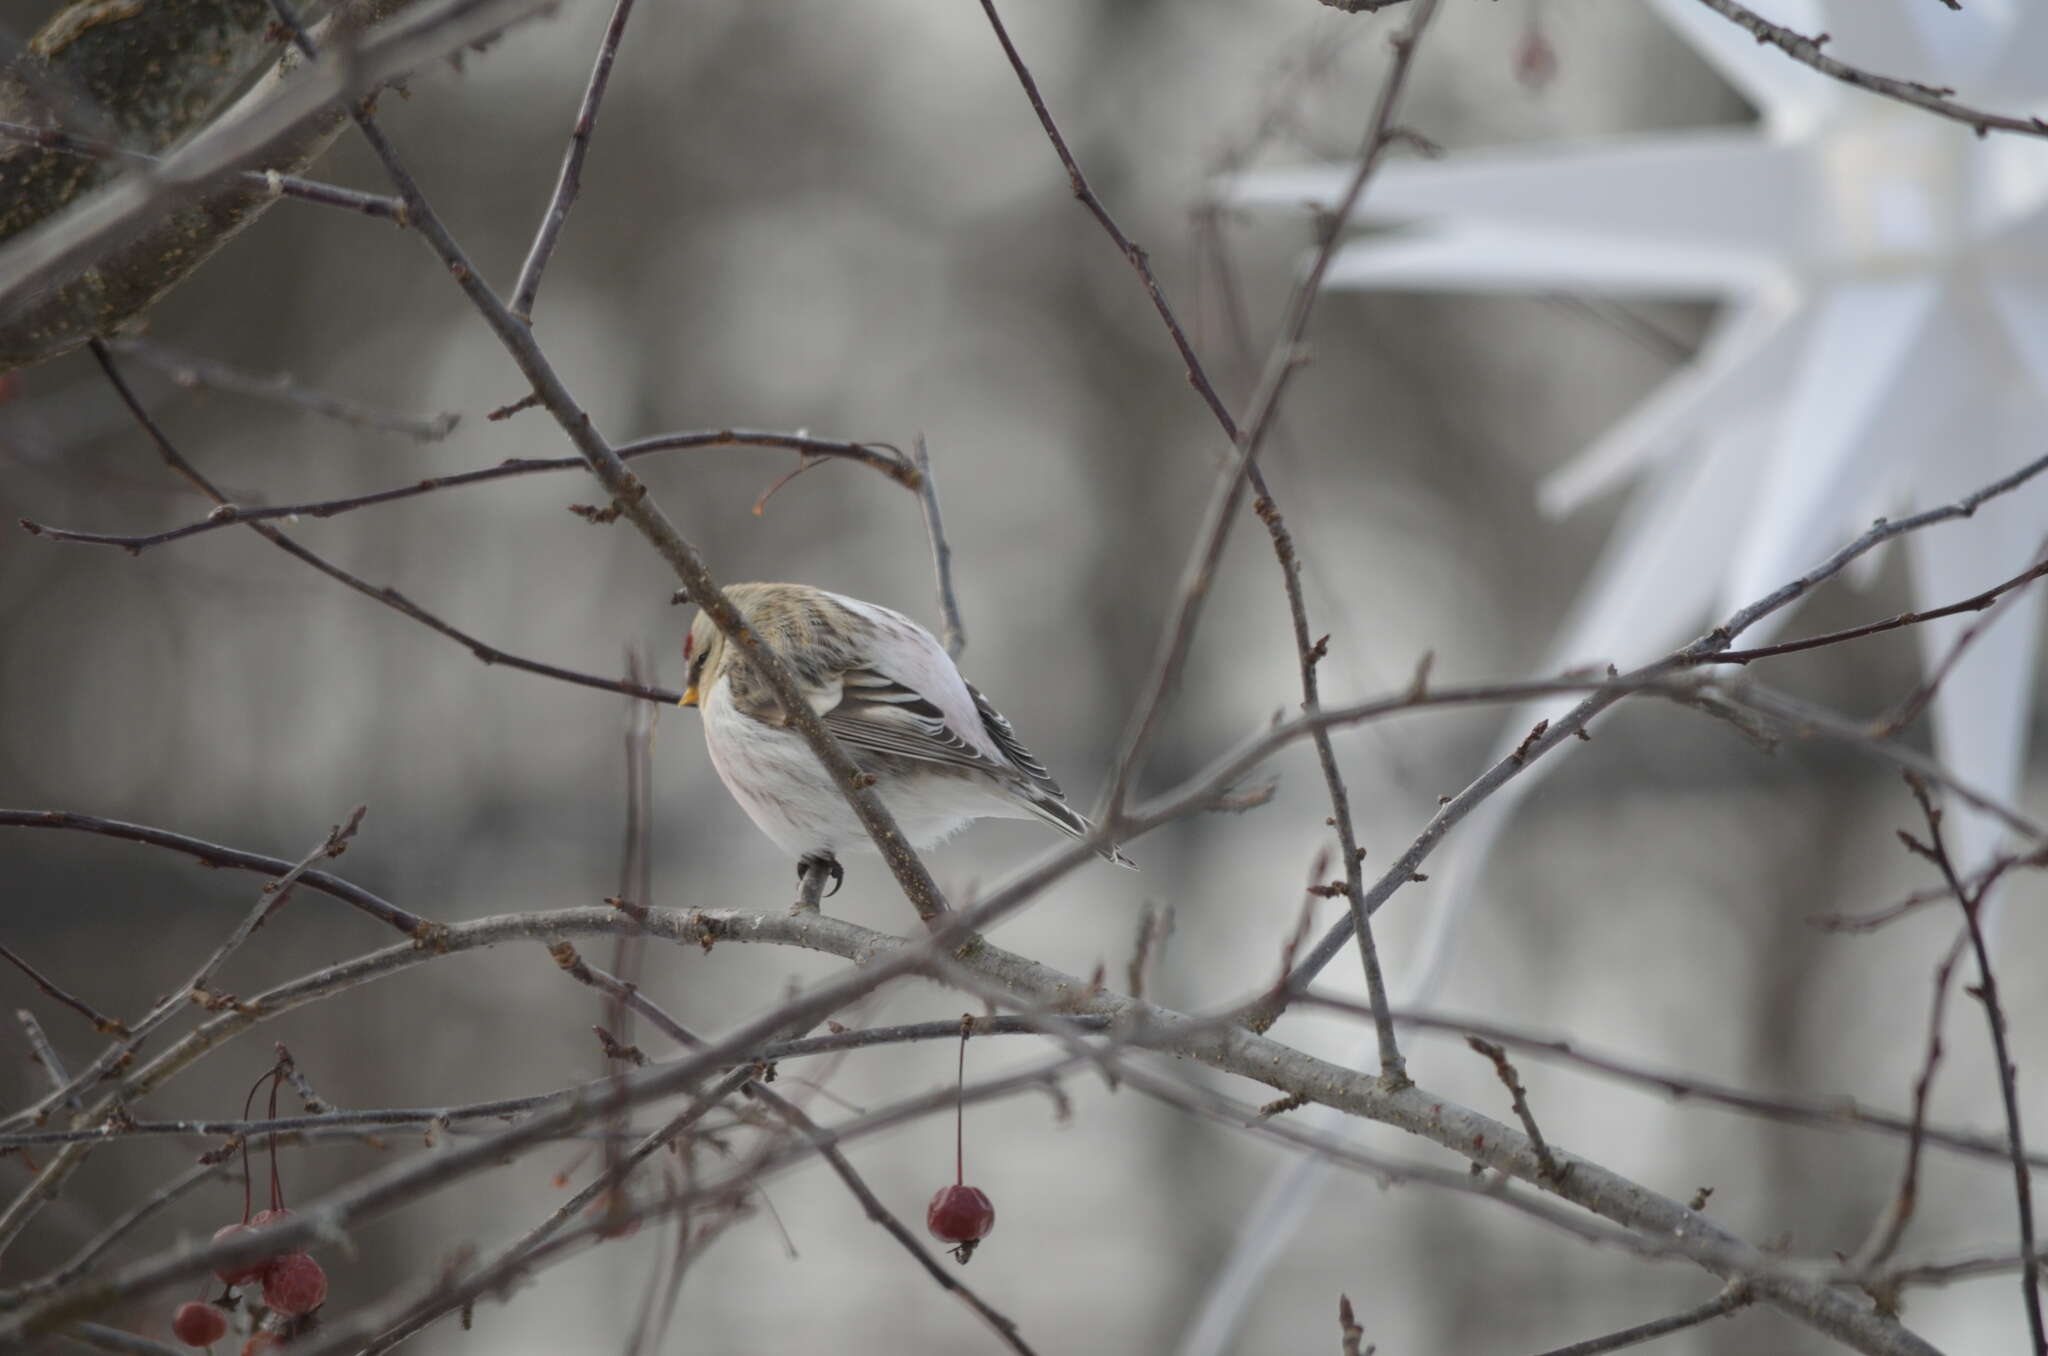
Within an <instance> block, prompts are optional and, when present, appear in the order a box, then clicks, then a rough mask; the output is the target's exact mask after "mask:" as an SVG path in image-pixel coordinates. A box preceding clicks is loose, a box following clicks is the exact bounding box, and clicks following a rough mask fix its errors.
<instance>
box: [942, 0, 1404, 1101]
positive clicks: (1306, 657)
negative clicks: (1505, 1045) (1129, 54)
mask: <svg viewBox="0 0 2048 1356" xmlns="http://www.w3.org/2000/svg"><path fill="white" fill-rule="evenodd" d="M982 10H983V12H984V13H986V14H987V16H988V20H989V23H990V25H991V26H992V27H993V28H994V30H995V34H996V38H997V40H998V41H999V42H1000V43H1001V44H1002V48H1003V52H1004V54H1005V56H1007V57H1008V58H1009V62H1010V66H1011V68H1012V70H1013V71H1014V72H1015V73H1016V76H1017V80H1018V83H1019V84H1020V85H1022V87H1023V89H1024V94H1025V97H1026V98H1027V99H1028V100H1029V101H1030V104H1031V107H1032V110H1033V112H1035V113H1036V114H1037V115H1038V120H1039V124H1040V126H1042V127H1043V128H1044V129H1045V133H1046V136H1047V139H1048V140H1050V141H1051V143H1052V145H1053V149H1054V152H1055V153H1056V154H1057V155H1058V156H1059V159H1060V163H1061V164H1062V165H1063V166H1064V167H1065V168H1066V171H1067V178H1068V181H1069V182H1070V183H1071V184H1072V186H1073V189H1074V195H1075V196H1076V197H1077V198H1079V199H1080V200H1081V202H1082V203H1083V204H1084V205H1085V206H1086V207H1087V208H1088V210H1089V211H1090V212H1091V213H1092V214H1093V215H1094V217H1095V219H1096V221H1097V222H1098V223H1099V224H1100V225H1101V226H1102V228H1103V230H1104V232H1105V233H1106V234H1107V235H1108V236H1109V237H1110V239H1111V240H1112V241H1113V242H1114V243H1115V244H1116V245H1117V247H1118V249H1119V250H1120V251H1121V252H1122V253H1123V255H1124V257H1125V258H1126V259H1127V260H1128V261H1129V262H1130V264H1131V266H1132V267H1133V268H1134V269H1135V270H1136V272H1137V274H1138V278H1139V280H1140V281H1141V282H1142V283H1143V284H1144V286H1145V289H1146V292H1147V294H1148V295H1149V296H1150V297H1151V299H1152V304H1153V307H1154V309H1155V310H1157V311H1158V313H1159V316H1160V319H1161V321H1162V323H1164V324H1165V326H1166V329H1167V333H1168V334H1169V336H1171V338H1172V340H1173V343H1174V346H1175V347H1176V348H1177V349H1178V350H1179V352H1180V355H1181V360H1182V362H1183V363H1184V364H1185V365H1186V368H1187V372H1188V379H1189V381H1190V382H1191V383H1192V384H1193V385H1194V387H1195V389H1196V390H1197V392H1199V393H1200V394H1201V396H1202V398H1203V400H1204V402H1205V403H1206V404H1207V405H1208V406H1209V409H1210V412H1211V413H1212V414H1213V415H1214V416H1215V418H1216V420H1217V422H1218V424H1219V425H1220V426H1221V427H1222V429H1223V431H1224V433H1225V434H1226V435H1227V436H1228V437H1229V438H1230V439H1231V441H1232V443H1233V445H1234V447H1235V448H1236V451H1237V456H1236V457H1235V458H1234V459H1233V464H1232V467H1231V469H1230V472H1229V474H1228V475H1227V476H1225V477H1224V478H1223V479H1222V480H1221V481H1220V482H1219V484H1218V486H1217V490H1216V495H1215V498H1214V500H1213V501H1212V503H1211V506H1210V510H1209V515H1208V517H1207V519H1206V521H1205V523H1204V528H1203V532H1202V534H1201V536H1200V537H1199V538H1198V542H1199V543H1200V544H1199V545H1198V546H1197V547H1196V549H1195V552H1194V554H1193V555H1192V556H1191V557H1190V560H1189V562H1188V565H1187V567H1186V570H1185V572H1184V574H1183V578H1182V584H1181V591H1180V600H1179V604H1178V606H1177V609H1176V615H1175V617H1174V619H1173V620H1172V622H1171V623H1170V624H1169V628H1168V630H1167V632H1166V634H1165V637H1164V638H1163V641H1162V644H1161V646H1160V650H1159V654H1158V657H1157V659H1156V660H1155V662H1154V668H1153V673H1152V676H1151V679H1150V681H1149V682H1148V685H1147V688H1146V692H1145V695H1144V696H1143V697H1142V698H1141V699H1140V701H1139V704H1138V706H1137V708H1136V711H1135V712H1134V714H1133V716H1132V720H1131V724H1130V727H1129V731H1128V733H1127V734H1126V736H1125V739H1124V743H1123V747H1122V749H1121V750H1120V752H1119V754H1118V757H1117V761H1116V765H1115V771H1114V773H1113V774H1112V778H1111V783H1110V786H1109V788H1108V789H1107V790H1106V791H1105V792H1104V796H1103V811H1102V815H1101V818H1102V819H1103V820H1104V822H1105V823H1109V824H1112V825H1113V824H1114V823H1115V822H1116V821H1117V820H1118V819H1119V817H1120V816H1121V814H1122V812H1123V808H1124V804H1125V801H1126V799H1127V797H1128V795H1129V793H1130V789H1131V785H1132V782H1133V780H1134V779H1135V777H1136V776H1137V773H1138V769H1139V766H1140V764H1141V762H1142V759H1143V757H1144V752H1145V748H1146V745H1147V744H1148V743H1149V741H1150V739H1151V736H1152V733H1153V731H1154V730H1155V729H1156V725H1157V721H1158V719H1159V716H1160V715H1161V714H1162V712H1163V709H1164V707H1165V704H1166V699H1167V696H1168V694H1169V693H1170V691H1171V689H1172V688H1173V686H1174V685H1175V683H1176V681H1177V680H1178V677H1179V674H1180V671H1181V669H1182V667H1183V666H1184V665H1185V663H1186V661H1187V655H1188V652H1189V648H1190V647H1191V645H1192V643H1193V638H1194V629H1195V624H1196V622H1197V621H1198V619H1199V617H1200V615H1201V608H1202V603H1203V601H1204V599H1205V597H1206V595H1207V591H1208V583H1209V581H1210V580H1211V579H1213V578H1214V576H1215V572H1216V564H1217V561H1218V559H1219V558H1220V556H1221V553H1222V549H1223V546H1224V543H1225V541H1226V539H1227V536H1228V533H1229V529H1230V525H1231V523H1232V522H1233V521H1234V520H1235V518H1236V512H1237V506H1238V504H1239V503H1240V502H1241V501H1242V498H1243V495H1244V491H1245V489H1246V487H1247V486H1249V487H1250V488H1252V489H1253V490H1254V491H1256V493H1257V496H1258V498H1257V504H1258V508H1259V516H1260V518H1261V519H1262V520H1263V521H1265V523H1266V524H1267V527H1268V529H1269V531H1270V533H1271V535H1272V538H1273V543H1274V550H1275V553H1276V555H1277V556H1278V558H1279V561H1280V567H1281V575H1282V579H1283V582H1284V584H1285V587H1286V592H1287V598H1288V605H1289V614H1290V617H1291V619H1292V623H1293V625H1294V629H1295V643H1296V654H1297V657H1298V661H1299V663H1300V668H1301V679H1302V690H1303V691H1302V695H1303V709H1304V710H1305V711H1307V712H1308V713H1309V714H1311V715H1313V714H1314V713H1315V711H1316V709H1317V687H1316V678H1315V665H1316V663H1317V660H1318V659H1319V658H1320V652H1319V651H1317V650H1316V649H1315V648H1314V647H1312V646H1311V644H1310V642H1309V627H1308V618H1307V611H1306V606H1305V604H1304V602H1303V599H1302V595H1301V587H1300V581H1299V577H1298V573H1297V569H1296V561H1295V559H1294V552H1293V543H1292V540H1291V539H1290V538H1289V536H1288V535H1287V532H1286V529H1285V526H1284V525H1283V524H1282V522H1281V519H1280V515H1279V510H1278V508H1277V507H1276V506H1275V504H1274V501H1273V497H1272V495H1271V493H1270V491H1269V490H1268V489H1267V487H1266V485H1265V482H1264V479H1263V477H1261V476H1260V474H1259V472H1258V463H1257V456H1258V451H1259V447H1260V444H1261V442H1262V441H1263V439H1264V437H1265V434H1266V432H1267V430H1268V428H1269V427H1270V425H1271V423H1272V421H1273V420H1274V418H1275V417H1276V416H1277V413H1278V410H1279V402H1280V397H1281V395H1282V393H1283V391H1284V389H1285V385H1286V382H1287V379H1288V377H1289V376H1290V375H1291V374H1292V372H1293V370H1294V368H1295V366H1296V365H1297V364H1296V362H1295V361H1294V352H1295V349H1296V347H1297V346H1298V345H1299V343H1300V342H1301V339H1302V336H1303V335H1304V334H1305V333H1306V331H1307V327H1308V321H1309V316H1310V314H1311V313H1312V311H1313V308H1314V305H1315V301H1316V297H1317V295H1318V293H1319V292H1320V290H1321V286H1322V278H1323V274H1324V273H1325V272H1326V271H1327V269H1328V267H1329V263H1330V260H1331V258H1332V257H1333V255H1334V253H1335V251H1336V248H1337V244H1338V237H1339V234H1340V233H1341V228H1342V226H1343V223H1344V221H1345V220H1347V219H1348V218H1349V216H1350V214H1351V212H1352V210H1353V209H1354V208H1355V207H1356V205H1357V203H1358V200H1359V197H1360V196H1361V195H1362V193H1363V192H1364V189H1365V185H1366V182H1367V181H1368V179H1370V177H1371V175H1372V173H1373V171H1374V170H1375V169H1376V168H1377V167H1378V164H1379V161H1380V158H1381V156H1382V155H1383V153H1384V152H1385V150H1386V147H1387V143H1388V131H1389V129H1390V128H1391V126H1392V120H1393V111H1394V108H1395V107H1396V105H1397V104H1398V102H1399V100H1400V96H1401V91H1402V89H1403V87H1404V85H1405V84H1406V81H1407V75H1408V70H1409V66H1410V63H1411V62H1412V60H1413V57H1414V51H1415V45H1416V43H1417V41H1418V40H1419V38H1420V37H1421V34H1422V31H1423V29H1424V28H1425V27H1426V26H1427V24H1428V23H1429V20H1430V18H1431V17H1432V16H1433V15H1434V13H1435V10H1436V4H1435V0H1422V3H1420V4H1418V5H1417V7H1416V11H1415V14H1414V16H1413V18H1412V20H1411V21H1410V23H1409V25H1408V27H1407V28H1406V30H1405V31H1404V32H1403V33H1402V34H1401V35H1400V36H1398V37H1396V38H1395V39H1394V40H1393V47H1394V61H1393V66H1392V68H1391V69H1390V70H1389V71H1388V73H1387V77H1386V79H1385V81H1384V82H1383V84H1382V85H1381V88H1380V93H1379V98H1378V100H1377V101H1376V103H1375V105H1374V108H1373V112H1372V116H1371V119H1370V121H1369V122H1368V124H1367V129H1366V135H1365V141H1364V144H1363V146H1362V148H1361V150H1360V152H1359V165H1358V170H1357V173H1356V174H1355V175H1354V176H1353V178H1352V181H1351V183H1350V185H1349V187H1348V189H1347V191H1346V193H1345V195H1344V197H1343V199H1342V201H1341V203H1340V205H1339V207H1338V208H1337V210H1336V212H1335V214H1334V219H1333V220H1332V221H1331V222H1330V224H1329V227H1328V234H1327V235H1326V237H1325V238H1324V240H1323V242H1322V247H1321V248H1320V249H1319V250H1318V251H1317V254H1316V257H1315V259H1314V261H1313V263H1312V264H1311V265H1310V268H1309V271H1308V274H1307V276H1306V277H1305V278H1304V279H1303V280H1302V281H1301V283H1300V284H1299V285H1298V286H1297V288H1296V290H1295V292H1294V294H1293V296H1292V298H1291V299H1290V302H1289V307H1288V315H1287V319H1286V321H1285V322H1284V323H1283V326H1282V329H1281V332H1280V335H1279V337H1278V338H1276V339H1275V341H1274V344H1273V349H1272V352H1271V354H1270V356H1269V357H1268V359H1267V364H1266V375H1265V377H1264V378H1263V379H1262V381H1261V383H1260V387H1259V390H1258V392H1257V393H1256V394H1255V396H1254V398H1253V405H1252V413H1251V418H1250V421H1249V424H1248V426H1246V427H1244V428H1240V427H1239V426H1238V424H1237V422H1236V421H1235V420H1234V419H1232V417H1231V415H1230V412H1229V410H1228V408H1227V407H1226V406H1225V404H1224V402H1223V399H1222V397H1221V396H1220V395H1219V394H1218V393H1217V391H1216V387H1215V384H1214V382H1212V381H1211V380H1210V379H1209V376H1208V373H1207V371H1206V370H1205V369H1204V367H1203V366H1202V363H1201V361H1200V359H1199V358H1197V357H1196V355H1195V352H1194V349H1193V346H1192V345H1190V344H1189V342H1188V339H1187V334H1186V331H1185V330H1184V329H1183V328H1182V327H1181V324H1180V321H1179V319H1178V317H1176V316H1175V315H1174V312H1173V308H1172V307H1171V306H1170V305H1169V304H1168V302H1167V300H1166V295H1165V292H1164V291H1163V289H1161V288H1160V286H1159V283H1158V280H1157V279H1156V278H1155V277H1154V276H1153V273H1152V270H1151V265H1150V263H1149V262H1148V261H1147V259H1146V257H1145V253H1144V251H1143V250H1141V249H1139V248H1138V246H1137V245H1135V244H1134V243H1132V241H1131V240H1130V238H1129V237H1128V236H1126V235H1125V234H1124V233H1123V231H1122V230H1121V229H1120V228H1119V227H1118V226H1117V224H1116V221H1115V219H1114V218H1112V217H1111V216H1110V214H1109V211H1108V209H1107V208H1106V207H1105V206H1104V205H1103V203H1102V201H1101V199H1100V198H1099V197H1097V196H1096V194H1095V191H1094V189H1093V188H1092V187H1090V185H1089V183H1088V180H1087V177H1086V176H1085V175H1083V174H1082V172H1081V167H1080V164H1079V162H1078V161H1076V160H1075V158H1074V155H1073V152H1072V151H1071V150H1069V149H1068V146H1067V143H1066V139H1065V138H1064V137H1063V136H1062V135H1061V134H1060V130H1059V125H1058V124H1057V123H1056V122H1055V121H1054V119H1053V116H1052V113H1051V110H1050V109H1049V108H1048V107H1047V105H1046V103H1045V99H1044V97H1043V96H1042V95H1041V94H1040V93H1039V89H1038V84H1037V82H1036V80H1034V79H1033V78H1032V75H1031V71H1030V68H1029V67H1028V66H1026V64H1025V62H1024V59H1023V57H1022V55H1021V54H1019V52H1018V50H1017V47H1016V45H1015V44H1014V43H1013V42H1012V41H1011V40H1010V35H1009V33H1008V31H1007V30H1006V29H1005V28H1004V27H1003V23H1002V18H1001V16H1000V15H999V14H998V13H997V12H996V8H995V4H994V0H982ZM1317 754H1318V758H1319V760H1320V763H1321V766H1322V770H1323V774H1324V780H1325V784H1326V786H1327V787H1328V790H1329V794H1330V800H1331V811H1332V813H1331V818H1332V819H1333V820H1334V821H1335V826H1336V828H1337V833H1338V841H1339V844H1340V846H1341V848H1342V851H1343V853H1344V858H1345V862H1344V867H1345V877H1346V882H1347V899H1348V902H1349V904H1350V908H1351V916H1352V924H1353V933H1354V935H1355V936H1356V937H1357V939H1358V947H1359V959H1360V963H1361V965H1362V967H1363V969H1364V972H1365V980H1366V989H1367V992H1368V993H1369V994H1370V995H1371V997H1372V1001H1373V1008H1374V1010H1375V1011H1376V1012H1380V1013H1384V1012H1385V1011H1386V1007H1387V998H1386V986H1385V981H1384V979H1383V977H1382V975H1381V973H1380V964H1379V954H1378V948H1377V947H1376V945H1375V943H1374V939H1373V935H1372V928H1371V924H1370V921H1369V916H1368V911H1367V909H1366V907H1365V899H1364V893H1363V885H1364V880H1363V876H1362V874H1361V871H1360V866H1359V859H1360V855H1361V854H1360V853H1359V850H1358V845H1357V840H1356V832H1355V829H1354V827H1353V824H1352V820H1351V811H1350V799H1349V793H1348V791H1347V790H1346V788H1345V785H1344V781H1343V777H1342V775H1341V773H1340V772H1339V770H1338V767H1337V762H1336V756H1335V753H1334V751H1333V750H1332V749H1331V747H1330V745H1329V742H1328V740H1327V739H1326V738H1322V737H1320V736H1318V737H1317ZM1374 1029H1375V1033H1376V1035H1377V1037H1378V1041H1379V1052H1380V1069H1381V1075H1382V1077H1384V1078H1386V1079H1388V1080H1389V1081H1390V1082H1392V1083H1395V1084H1399V1083H1401V1082H1402V1081H1404V1080H1405V1079H1406V1077H1407V1074H1406V1071H1405V1069H1404V1066H1403V1064H1402V1060H1401V1054H1400V1047H1399V1044H1398V1042H1397V1039H1396V1037H1395V1034H1394V1028H1393V1025H1392V1023H1390V1022H1386V1021H1379V1022H1376V1023H1375V1028H1374Z"/></svg>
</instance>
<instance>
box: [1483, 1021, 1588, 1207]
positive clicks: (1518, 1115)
mask: <svg viewBox="0 0 2048 1356" xmlns="http://www.w3.org/2000/svg"><path fill="white" fill-rule="evenodd" d="M1465 1044H1467V1045H1469V1046H1471V1047H1472V1048H1473V1049H1474V1050H1476V1051H1478V1052H1479V1053H1480V1054H1482V1055H1484V1056H1486V1057H1487V1058H1488V1059H1490V1060H1492V1061H1493V1071H1494V1073H1495V1074H1497V1075H1499V1077H1500V1081H1501V1083H1502V1085H1503V1086H1505V1087H1506V1088H1507V1090H1508V1098H1509V1100H1510V1101H1512V1102H1513V1103H1514V1107H1515V1119H1517V1120H1519V1121H1521V1123H1522V1130H1523V1132H1524V1133H1525V1134H1527V1135H1528V1136H1529V1143H1530V1145H1531V1146H1532V1147H1533V1148H1534V1149H1535V1151H1536V1162H1537V1164H1538V1165H1539V1167H1540V1168H1541V1171H1542V1174H1543V1178H1544V1180H1545V1181H1546V1182H1549V1183H1551V1184H1552V1185H1562V1184H1563V1182H1564V1179H1565V1174H1566V1173H1568V1172H1570V1171H1571V1169H1570V1168H1569V1167H1568V1166H1560V1165H1559V1163H1558V1161H1557V1158H1556V1156H1555V1155H1553V1154H1552V1153H1551V1152H1550V1145H1549V1144H1547V1143H1546V1142H1545V1141H1544V1139H1543V1132H1542V1131H1541V1130H1539V1129H1537V1128H1536V1113H1535V1112H1533V1111H1531V1110H1530V1109H1529V1095H1528V1093H1527V1092H1525V1091H1524V1090H1523V1088H1522V1078H1521V1075H1520V1074H1518V1073H1516V1072H1515V1066H1514V1065H1513V1064H1511V1063H1509V1062H1508V1052H1507V1051H1505V1050H1503V1049H1501V1048H1500V1047H1499V1046H1498V1045H1495V1044H1493V1043H1492V1042H1490V1041H1483V1040H1481V1039H1479V1037H1477V1036H1467V1037H1466V1038H1465Z"/></svg>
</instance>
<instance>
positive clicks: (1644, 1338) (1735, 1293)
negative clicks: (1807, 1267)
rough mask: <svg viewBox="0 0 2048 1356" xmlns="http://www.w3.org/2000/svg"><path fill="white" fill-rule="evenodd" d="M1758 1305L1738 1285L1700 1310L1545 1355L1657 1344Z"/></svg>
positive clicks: (1582, 1355)
mask: <svg viewBox="0 0 2048 1356" xmlns="http://www.w3.org/2000/svg"><path fill="white" fill-rule="evenodd" d="M1755 1302H1756V1294H1755V1292H1753V1291H1752V1290H1751V1289H1750V1288H1749V1287H1748V1286H1746V1285H1741V1284H1735V1285H1731V1286H1729V1287H1728V1288H1727V1289H1726V1290H1723V1291H1722V1292H1721V1293H1720V1294H1718V1295H1716V1296H1714V1298H1712V1299H1710V1300H1708V1301H1707V1302H1706V1303H1705V1304H1702V1305H1700V1306H1698V1307H1697V1308H1693V1309H1687V1310H1686V1311H1685V1312H1684V1313H1680V1314H1672V1315H1671V1316H1670V1317H1669V1318H1657V1319H1652V1320H1650V1321H1649V1322H1648V1323H1639V1324H1637V1325H1636V1326H1635V1327H1633V1328H1624V1329H1622V1330H1621V1331H1620V1332H1611V1333H1608V1334H1607V1335H1606V1336H1605V1337H1591V1338H1588V1339H1586V1340H1585V1341H1583V1342H1574V1343H1572V1344H1571V1345H1570V1346H1568V1347H1553V1348H1551V1349H1550V1350H1549V1351H1546V1352H1543V1353H1542V1356H1603V1353H1605V1352H1609V1351H1621V1350H1623V1349H1624V1348H1627V1347H1633V1346H1640V1345H1641V1344H1642V1343H1644V1342H1653V1341H1655V1340H1656V1339H1658V1338H1659V1337H1663V1336H1666V1335H1668V1334H1670V1333H1674V1332H1683V1331H1684V1330H1685V1329H1687V1328H1696V1327H1698V1326H1699V1325H1700V1324H1702V1323H1711V1322H1712V1321H1713V1320H1715V1319H1717V1318H1721V1317H1723V1316H1725V1315H1727V1314H1732V1313H1734V1312H1735V1311H1736V1310H1737V1309H1746V1308H1748V1307H1749V1306H1750V1305H1751V1304H1754V1303H1755Z"/></svg>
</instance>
